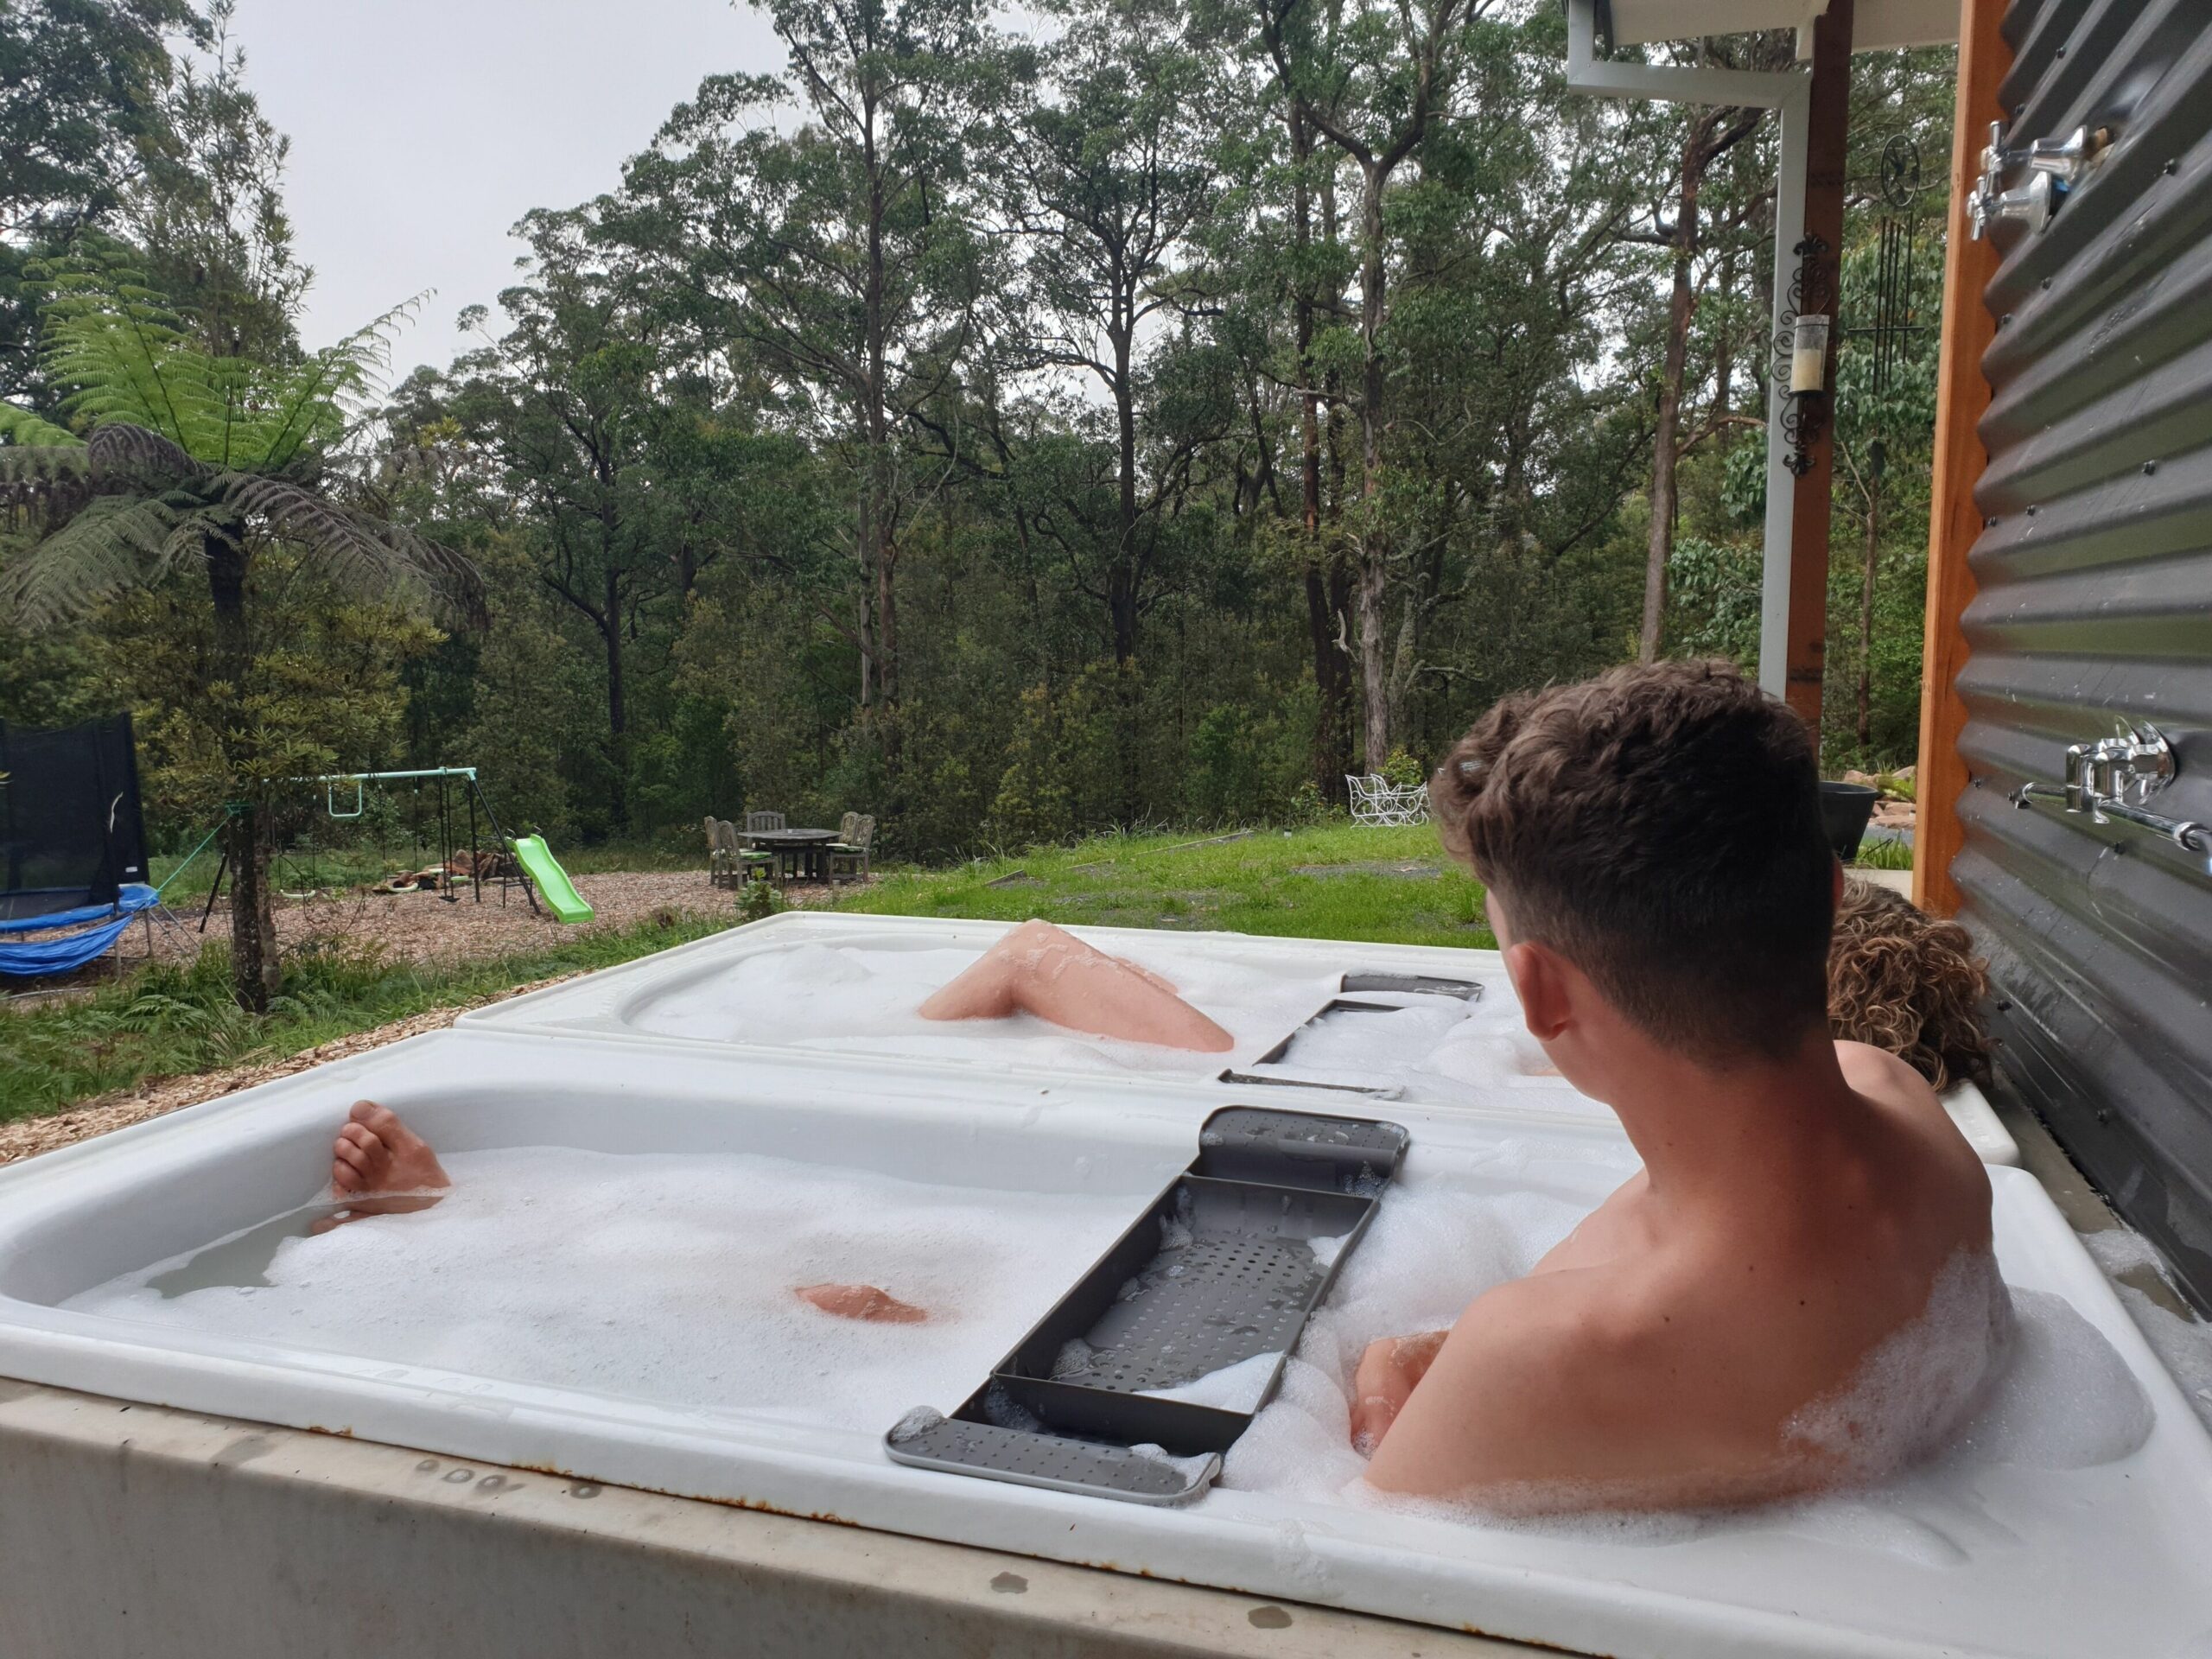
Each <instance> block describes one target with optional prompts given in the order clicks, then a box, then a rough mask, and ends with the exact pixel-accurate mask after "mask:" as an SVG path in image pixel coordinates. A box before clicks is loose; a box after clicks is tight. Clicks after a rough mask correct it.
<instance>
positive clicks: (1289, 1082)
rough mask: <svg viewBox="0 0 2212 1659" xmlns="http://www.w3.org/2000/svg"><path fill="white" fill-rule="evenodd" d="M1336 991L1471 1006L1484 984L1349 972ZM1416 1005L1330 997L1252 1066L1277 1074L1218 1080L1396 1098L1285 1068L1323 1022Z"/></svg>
mask: <svg viewBox="0 0 2212 1659" xmlns="http://www.w3.org/2000/svg"><path fill="white" fill-rule="evenodd" d="M1338 988H1339V989H1340V990H1342V991H1344V992H1345V993H1348V994H1360V995H1400V996H1449V997H1456V998H1458V999H1459V1001H1462V1002H1473V1001H1476V1000H1477V999H1478V998H1479V997H1480V996H1481V995H1482V994H1483V988H1482V984H1481V982H1479V981H1478V980H1472V979H1440V978H1437V977H1435V976H1433V975H1428V974H1384V973H1357V972H1355V973H1348V974H1346V975H1345V976H1344V978H1343V979H1342V980H1340V981H1339V982H1338ZM1413 1006H1414V1004H1412V1003H1409V1002H1355V1001H1351V1000H1350V996H1349V995H1340V996H1333V997H1331V998H1330V999H1329V1000H1328V1001H1326V1002H1324V1003H1323V1004H1322V1005H1321V1006H1320V1007H1318V1008H1316V1009H1315V1010H1314V1011H1313V1014H1310V1015H1308V1016H1307V1017H1306V1019H1304V1020H1300V1022H1299V1024H1298V1027H1297V1029H1296V1030H1294V1031H1293V1032H1291V1033H1289V1034H1288V1035H1287V1036H1286V1037H1285V1038H1284V1039H1282V1040H1281V1042H1279V1043H1277V1044H1276V1045H1275V1046H1274V1047H1273V1048H1271V1049H1269V1050H1268V1052H1266V1053H1264V1054H1262V1055H1261V1056H1260V1057H1259V1058H1258V1059H1256V1060H1255V1061H1253V1062H1252V1064H1253V1065H1271V1066H1274V1067H1276V1068H1278V1069H1277V1070H1275V1071H1272V1072H1265V1071H1238V1070H1237V1069H1236V1067H1235V1066H1230V1068H1228V1069H1227V1070H1226V1071H1223V1072H1222V1074H1221V1077H1220V1081H1221V1082H1223V1083H1227V1084H1241V1085H1243V1086H1245V1087H1254V1086H1257V1087H1262V1088H1274V1089H1286V1088H1287V1089H1328V1090H1334V1091H1336V1092H1337V1093H1338V1094H1345V1095H1374V1096H1383V1097H1389V1096H1394V1095H1395V1094H1396V1093H1397V1092H1398V1090H1397V1088H1396V1086H1395V1084H1387V1083H1383V1084H1363V1083H1332V1082H1330V1081H1328V1080H1327V1079H1325V1078H1321V1077H1306V1076H1303V1075H1301V1074H1300V1073H1299V1072H1296V1071H1286V1070H1282V1069H1281V1066H1282V1063H1283V1060H1284V1059H1285V1058H1286V1057H1287V1056H1288V1054H1289V1053H1290V1048H1291V1045H1292V1044H1293V1043H1295V1042H1296V1041H1297V1040H1298V1039H1299V1037H1300V1033H1304V1032H1306V1031H1308V1030H1310V1029H1312V1028H1313V1027H1315V1026H1318V1025H1319V1024H1320V1023H1321V1022H1322V1021H1323V1020H1332V1019H1341V1018H1343V1017H1344V1016H1346V1015H1348V1014H1398V1013H1401V1012H1402V1011H1403V1010H1405V1009H1406V1008H1408V1007H1413Z"/></svg>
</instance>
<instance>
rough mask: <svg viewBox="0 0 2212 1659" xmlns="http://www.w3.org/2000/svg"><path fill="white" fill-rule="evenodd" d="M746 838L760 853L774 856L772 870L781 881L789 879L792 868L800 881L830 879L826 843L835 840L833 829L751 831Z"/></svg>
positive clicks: (835, 833) (835, 835)
mask: <svg viewBox="0 0 2212 1659" xmlns="http://www.w3.org/2000/svg"><path fill="white" fill-rule="evenodd" d="M747 839H748V840H749V841H751V842H752V843H753V845H754V846H755V847H757V848H759V849H760V850H761V851H762V852H765V853H773V854H774V855H776V870H777V874H778V875H779V877H780V878H781V879H782V880H786V881H788V880H791V874H792V871H793V870H794V868H796V869H797V870H798V872H799V880H802V881H827V880H829V844H830V842H834V841H836V839H837V832H836V830H835V829H753V830H748V831H747Z"/></svg>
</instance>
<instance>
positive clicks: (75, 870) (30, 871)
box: [0, 715, 146, 921]
mask: <svg viewBox="0 0 2212 1659" xmlns="http://www.w3.org/2000/svg"><path fill="white" fill-rule="evenodd" d="M145 879H146V828H145V823H144V822H143V816H142V814H141V811H140V808H139V803H138V762H137V754H136V752H135V749H134V747H133V745H132V742H131V736H130V715H115V716H114V717H113V718H111V719H108V720H92V721H86V722H85V723H84V724H83V725H80V726H69V727H64V728H62V729H60V730H59V731H33V730H30V729H29V728H25V727H20V726H10V725H8V724H7V723H6V722H4V721H0V921H9V920H16V919H20V918H23V917H29V916H46V915H51V914H53V913H54V912H57V911H64V910H75V909H79V908H80V907H82V906H86V905H107V904H113V903H114V902H115V899H116V895H117V893H118V892H119V891H120V889H121V888H122V887H124V885H125V884H127V883H130V882H138V881H143V880H145Z"/></svg>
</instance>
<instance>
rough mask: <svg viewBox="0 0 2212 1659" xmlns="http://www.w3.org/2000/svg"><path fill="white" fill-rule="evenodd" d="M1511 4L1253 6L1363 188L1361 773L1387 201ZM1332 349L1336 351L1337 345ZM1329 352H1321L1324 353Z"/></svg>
mask: <svg viewBox="0 0 2212 1659" xmlns="http://www.w3.org/2000/svg"><path fill="white" fill-rule="evenodd" d="M1508 3H1509V0H1256V22H1257V25H1258V31H1259V37H1260V41H1261V43H1262V48H1263V49H1264V51H1265V53H1266V55H1267V60H1268V62H1269V64H1270V65H1271V66H1272V67H1273V68H1274V74H1275V78H1276V81H1277V84H1278V86H1280V88H1281V92H1282V95H1283V96H1284V98H1286V99H1287V100H1288V102H1289V104H1290V106H1291V108H1292V109H1293V110H1294V111H1295V112H1296V114H1297V117H1298V118H1299V120H1300V123H1301V124H1303V125H1304V126H1306V127H1310V128H1311V129H1312V130H1313V131H1314V132H1317V133H1319V135H1320V136H1321V137H1323V138H1324V139H1325V140H1326V141H1327V142H1328V143H1330V144H1331V145H1332V146H1333V147H1334V148H1335V149H1336V150H1337V151H1338V153H1339V154H1340V155H1341V156H1343V157H1344V161H1345V162H1346V164H1347V165H1349V166H1350V167H1351V168H1352V169H1353V171H1354V173H1355V174H1356V175H1357V180H1358V204H1359V205H1358V216H1357V226H1356V232H1355V235H1356V239H1357V247H1358V251H1359V301H1358V324H1359V327H1358V339H1357V346H1356V348H1354V350H1353V351H1351V352H1350V353H1342V352H1341V348H1338V352H1339V354H1340V355H1342V356H1344V357H1346V358H1349V359H1350V364H1351V366H1352V367H1353V368H1355V369H1356V371H1357V373H1356V376H1355V377H1354V378H1355V380H1356V384H1357V391H1356V392H1355V393H1352V394H1351V397H1350V399H1349V401H1351V403H1352V404H1354V406H1355V408H1356V409H1357V413H1358V416H1359V425H1360V462H1361V477H1360V492H1361V496H1362V506H1363V512H1362V514H1361V517H1360V519H1359V522H1358V524H1357V566H1358V569H1357V601H1358V612H1359V668H1360V696H1361V715H1362V720H1361V723H1362V726H1363V732H1364V739H1365V744H1366V751H1367V765H1368V766H1369V767H1370V769H1372V768H1377V767H1380V766H1382V764H1383V759H1384V757H1385V756H1387V755H1388V754H1389V751H1390V688H1389V620H1388V618H1387V616H1386V614H1385V603H1386V600H1387V597H1388V594H1389V581H1390V575H1391V552H1392V539H1391V535H1390V531H1389V523H1388V519H1389V512H1388V506H1387V504H1386V503H1385V502H1384V500H1383V499H1382V498H1383V493H1384V489H1383V486H1384V476H1383V474H1384V467H1385V465H1386V459H1385V454H1384V450H1385V446H1386V439H1387V435H1388V433H1389V423H1390V410H1389V378H1390V377H1389V346H1388V342H1387V340H1386V331H1387V328H1388V326H1389V287H1390V277H1389V270H1390V245H1389V227H1388V226H1387V225H1386V223H1385V215H1384V200H1385V197H1386V195H1387V194H1388V193H1389V189H1390V186H1391V183H1392V181H1393V179H1394V178H1395V176H1396V175H1397V172H1398V169H1399V168H1400V167H1402V165H1404V163H1405V162H1406V161H1407V160H1408V157H1410V156H1413V155H1414V152H1415V151H1416V150H1417V149H1419V148H1420V146H1421V143H1422V141H1423V140H1424V139H1425V138H1426V137H1427V136H1428V133H1429V130H1430V127H1431V125H1432V124H1433V123H1434V122H1436V121H1437V120H1439V119H1440V118H1442V117H1444V116H1445V115H1446V114H1447V113H1448V112H1449V111H1451V110H1452V106H1453V100H1454V99H1455V97H1456V96H1457V93H1458V90H1459V86H1458V83H1459V78H1460V75H1461V72H1462V69H1463V67H1464V64H1465V54H1466V47H1467V33H1468V26H1469V24H1470V23H1471V22H1474V21H1475V20H1477V19H1478V18H1481V17H1483V16H1487V15H1489V14H1490V13H1491V12H1492V11H1494V10H1497V11H1502V10H1504V9H1505V8H1506V6H1507V4H1508ZM1332 344H1333V342H1332ZM1330 349H1331V348H1330V346H1323V347H1322V348H1321V351H1322V353H1323V354H1324V355H1326V354H1328V353H1329V351H1330Z"/></svg>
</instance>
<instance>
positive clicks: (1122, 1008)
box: [918, 920, 1235, 1054]
mask: <svg viewBox="0 0 2212 1659" xmlns="http://www.w3.org/2000/svg"><path fill="white" fill-rule="evenodd" d="M918 1012H919V1013H920V1014H921V1016H922V1018H923V1019H925V1020H1003V1019H1006V1018H1007V1017H1009V1016H1010V1015H1013V1014H1034V1015H1036V1016H1037V1017H1038V1018H1039V1019H1040V1020H1046V1021H1048V1022H1049V1023H1051V1024H1052V1025H1056V1026H1064V1027H1067V1028H1068V1029H1069V1030H1071V1031H1079V1032H1084V1033H1088V1034H1090V1035H1091V1036H1093V1037H1114V1038H1119V1039H1122V1041H1124V1042H1132V1043H1151V1044H1154V1045H1155V1046H1160V1047H1163V1048H1188V1049H1194V1050H1196V1051H1198V1052H1200V1053H1204V1054H1219V1053H1224V1052H1227V1051H1228V1050H1229V1049H1230V1047H1232V1046H1234V1043H1235V1039H1232V1038H1231V1037H1230V1034H1229V1033H1228V1032H1226V1031H1224V1030H1223V1029H1222V1027H1220V1026H1219V1025H1218V1024H1217V1023H1216V1022H1215V1021H1214V1020H1211V1019H1209V1018H1208V1017H1207V1016H1206V1015H1205V1014H1200V1013H1199V1012H1198V1010H1197V1009H1196V1008H1194V1007H1192V1006H1191V1005H1190V1004H1189V1003H1188V1002H1185V1001H1184V1000H1183V999H1182V998H1181V997H1179V996H1178V995H1176V994H1175V988H1174V987H1173V985H1171V984H1169V983H1168V982H1166V980H1164V979H1162V978H1161V977H1160V976H1159V975H1158V974H1155V973H1154V972H1152V971H1151V970H1150V969H1146V968H1141V967H1139V966H1138V965H1137V964H1136V963H1133V962H1125V961H1123V960H1122V958H1121V957H1109V956H1108V955H1107V954H1106V953H1105V952H1104V951H1103V950H1098V949H1096V947H1094V946H1091V945H1089V944H1084V942H1083V941H1082V940H1081V939H1078V938H1076V937H1075V935H1074V934H1072V933H1070V932H1068V931H1065V930H1064V929H1062V928H1058V927H1055V926H1053V925H1052V923H1050V922H1043V921H1036V920H1031V921H1027V922H1024V923H1022V924H1021V925H1020V926H1019V927H1017V928H1015V929H1014V930H1013V931H1010V932H1009V933H1007V935H1006V936H1005V937H1004V938H1001V939H1000V940H999V942H998V943H997V944H994V945H993V946H992V947H991V948H990V949H989V950H986V951H985V952H984V953H983V954H982V956H981V957H978V958H977V959H976V963H975V964H974V965H973V966H972V967H970V968H969V969H966V971H964V972H963V973H962V974H961V975H960V976H959V977H958V978H957V979H955V980H954V981H952V982H951V983H950V984H949V985H946V986H944V988H941V989H939V990H938V991H937V992H936V993H935V994H934V995H931V997H930V998H929V999H928V1000H927V1001H925V1002H924V1003H923V1004H922V1006H921V1007H920V1008H919V1010H918Z"/></svg>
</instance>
